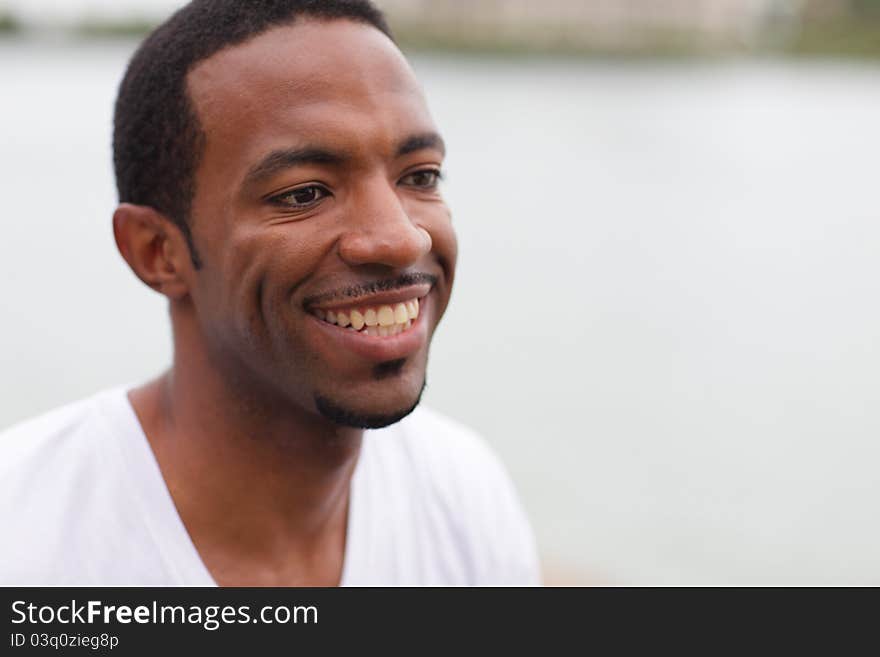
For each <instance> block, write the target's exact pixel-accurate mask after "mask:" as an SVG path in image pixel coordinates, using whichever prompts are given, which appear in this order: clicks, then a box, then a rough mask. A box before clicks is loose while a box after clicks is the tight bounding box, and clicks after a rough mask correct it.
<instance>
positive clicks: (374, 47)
mask: <svg viewBox="0 0 880 657" xmlns="http://www.w3.org/2000/svg"><path fill="white" fill-rule="evenodd" d="M187 82H188V89H189V94H190V97H191V98H192V101H193V104H194V106H195V111H196V113H197V115H198V117H199V122H200V124H201V126H202V128H203V130H204V132H205V134H206V136H207V142H206V150H207V151H209V152H214V153H216V152H217V151H222V152H223V153H224V155H225V157H226V158H227V160H228V158H230V157H233V158H238V159H239V160H248V161H249V160H253V159H255V158H257V157H259V156H260V155H261V154H262V153H264V152H265V151H266V150H268V149H271V148H276V147H288V146H290V145H296V144H295V142H298V141H301V142H308V143H312V142H319V143H320V144H322V145H328V146H337V147H341V148H346V149H347V150H350V151H352V152H357V151H358V150H367V151H369V150H371V149H372V150H375V149H376V148H382V144H384V143H385V142H388V143H389V144H390V143H396V140H397V138H398V137H399V136H400V135H402V134H410V133H417V132H425V131H430V130H433V129H434V126H433V122H432V120H431V117H430V114H429V112H428V109H427V106H426V103H425V100H424V97H423V94H422V92H421V89H420V86H419V84H418V82H417V81H416V79H415V76H414V74H413V72H412V70H411V69H410V67H409V65H408V64H407V62H406V60H405V59H404V57H403V55H402V54H401V53H400V51H399V50H398V49H397V47H396V46H395V45H394V44H393V43H392V42H391V40H390V39H389V38H388V37H386V36H385V35H384V34H382V33H381V32H380V31H379V30H377V29H375V28H374V27H372V26H370V25H366V24H360V23H356V22H353V21H348V20H329V21H328V20H314V19H299V20H298V21H297V23H295V24H294V25H290V26H282V27H276V28H272V29H271V30H269V31H267V32H265V33H263V34H261V35H259V36H257V37H256V38H254V39H251V40H250V41H248V42H246V43H244V44H241V45H238V46H234V47H231V48H228V49H226V50H223V51H221V52H219V53H217V54H215V55H214V56H212V57H210V58H209V59H207V60H205V61H203V62H200V63H199V64H198V65H197V66H196V67H195V68H194V69H193V70H192V71H191V72H190V74H189V76H188V79H187ZM206 155H207V154H206ZM205 159H208V158H207V157H206V158H205Z"/></svg>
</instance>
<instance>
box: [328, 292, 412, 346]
mask: <svg viewBox="0 0 880 657" xmlns="http://www.w3.org/2000/svg"><path fill="white" fill-rule="evenodd" d="M314 314H315V316H316V317H318V318H319V319H322V320H324V321H325V322H329V323H330V324H337V325H338V326H340V327H342V328H346V327H348V328H351V329H352V330H355V331H359V332H361V333H365V334H366V335H375V336H383V337H385V336H391V335H397V334H398V333H402V332H403V331H405V330H407V329H408V328H410V327H411V326H412V324H413V321H414V320H415V319H416V318H417V317H418V316H419V300H418V299H412V300H411V301H406V302H402V303H396V304H394V305H393V306H392V305H384V306H378V307H372V308H366V309H365V310H349V311H345V310H340V311H333V310H315V311H314Z"/></svg>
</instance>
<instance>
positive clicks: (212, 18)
mask: <svg viewBox="0 0 880 657" xmlns="http://www.w3.org/2000/svg"><path fill="white" fill-rule="evenodd" d="M301 16H308V17H314V18H322V19H328V20H329V19H349V20H353V21H357V22H361V23H366V24H368V25H372V26H373V27H375V28H377V29H378V30H380V31H381V32H383V33H384V34H386V35H387V36H388V37H389V38H391V39H392V40H393V38H394V37H393V36H392V34H391V30H390V29H389V27H388V24H387V22H386V20H385V17H384V16H383V14H382V12H381V11H380V10H379V9H377V8H376V7H375V6H374V5H373V4H372V2H370V0H193V2H190V3H189V4H188V5H186V6H185V7H183V8H182V9H180V10H179V11H177V12H176V13H175V14H174V15H172V16H171V17H170V18H169V19H168V20H166V21H165V22H164V23H162V24H161V25H160V26H159V27H157V28H156V29H155V30H154V31H153V32H152V33H151V34H150V35H149V36H148V37H147V38H146V39H145V40H144V42H143V43H142V44H141V45H140V47H139V48H138V49H137V51H136V52H135V53H134V55H133V56H132V58H131V60H130V61H129V64H128V69H127V70H126V72H125V76H124V77H123V79H122V83H121V84H120V86H119V93H118V94H117V97H116V109H115V113H114V119H113V166H114V169H115V172H116V188H117V190H118V192H119V201H120V202H121V203H134V204H137V205H148V206H151V207H153V208H155V209H156V210H158V211H159V212H161V213H162V214H164V215H165V216H167V217H168V218H169V219H171V220H172V221H173V222H174V223H175V224H176V225H177V226H179V227H180V229H181V231H182V232H183V234H184V237H185V238H186V240H187V243H188V245H189V248H190V253H191V256H192V260H193V264H194V265H195V266H196V267H197V268H198V267H200V266H201V263H200V261H199V257H198V254H197V252H196V250H195V247H194V245H193V241H192V233H191V231H190V227H189V223H188V222H189V212H190V205H191V203H192V198H193V194H194V193H195V181H194V177H195V171H196V168H197V166H198V163H199V159H200V158H201V154H202V151H203V149H204V143H205V136H204V132H203V131H202V128H201V126H200V124H199V120H198V117H197V116H196V113H195V110H194V108H193V105H192V101H191V99H190V97H189V93H188V91H187V82H186V78H187V74H188V73H189V72H190V71H191V70H192V69H193V67H194V66H195V65H196V64H198V63H199V62H201V61H203V60H205V59H207V58H209V57H211V56H212V55H214V54H215V53H217V52H219V51H220V50H223V49H225V48H228V47H230V46H234V45H238V44H241V43H244V42H245V41H247V40H249V39H251V38H253V37H255V36H258V35H260V34H262V33H263V32H265V31H267V30H269V29H270V28H273V27H276V26H279V25H289V24H291V23H294V22H295V21H296V20H297V18H299V17H301Z"/></svg>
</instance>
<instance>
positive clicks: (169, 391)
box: [130, 327, 363, 585]
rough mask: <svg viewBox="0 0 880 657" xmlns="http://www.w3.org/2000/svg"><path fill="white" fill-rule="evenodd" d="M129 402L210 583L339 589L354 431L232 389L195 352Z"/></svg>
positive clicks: (190, 349) (189, 350) (356, 442)
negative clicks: (211, 579) (211, 578)
mask: <svg viewBox="0 0 880 657" xmlns="http://www.w3.org/2000/svg"><path fill="white" fill-rule="evenodd" d="M175 328H177V327H175ZM175 334H176V337H177V331H175ZM176 344H177V346H178V347H179V346H180V344H179V343H176ZM130 398H131V401H132V404H133V406H134V408H135V411H136V413H137V415H138V417H139V419H140V420H141V423H142V425H143V426H144V431H145V433H146V434H147V437H148V439H149V442H150V445H151V447H152V449H153V452H154V453H155V455H156V459H157V461H158V463H159V466H160V469H161V471H162V475H163V477H164V479H165V482H166V484H167V485H168V489H169V491H170V493H171V497H172V498H173V500H174V503H175V505H176V507H177V510H178V513H179V514H180V516H181V519H182V520H183V522H184V525H185V526H186V528H187V530H188V531H189V534H190V536H191V538H192V540H193V543H194V544H195V545H196V548H197V549H198V551H199V553H200V555H201V556H202V559H203V561H204V562H205V565H206V566H207V567H208V570H209V571H211V574H212V575H213V576H214V578H215V579H216V580H218V581H219V582H220V583H221V584H222V583H238V582H239V580H240V581H241V582H242V583H250V584H254V583H265V584H275V585H277V584H300V583H320V584H323V585H326V584H328V583H330V584H335V583H338V578H339V573H340V571H341V565H342V554H343V553H344V545H345V530H346V525H347V509H348V498H349V484H350V481H351V476H352V474H353V472H354V467H355V464H356V462H357V457H358V454H359V451H360V445H361V439H362V435H363V432H362V431H361V430H357V429H347V428H340V427H338V426H335V425H333V424H331V423H329V422H328V421H326V420H324V419H323V418H320V417H318V416H316V415H315V414H313V413H309V412H307V411H305V410H303V409H301V408H298V407H296V406H294V405H293V404H289V403H288V404H284V403H281V402H279V401H278V400H277V399H275V400H273V399H270V398H269V396H268V395H263V394H260V392H259V391H255V390H252V389H251V390H247V389H245V390H242V389H241V386H233V385H232V384H231V383H230V378H229V377H226V376H223V375H222V374H221V373H220V372H218V371H216V370H215V369H214V368H213V367H212V366H211V364H210V359H209V358H208V357H207V354H206V353H205V350H204V349H199V348H198V343H195V344H191V343H190V342H188V343H187V344H186V348H185V349H183V348H176V349H175V358H174V366H173V368H172V369H171V370H170V371H169V372H167V373H166V374H165V375H163V376H162V377H160V378H159V379H157V380H155V381H153V382H151V383H149V384H147V385H145V386H143V387H142V388H139V389H137V390H135V391H132V393H131V395H130ZM224 580H225V581H224ZM333 580H335V581H333Z"/></svg>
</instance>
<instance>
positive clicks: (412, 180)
mask: <svg viewBox="0 0 880 657" xmlns="http://www.w3.org/2000/svg"><path fill="white" fill-rule="evenodd" d="M442 179H443V174H442V173H441V172H440V170H439V169H421V170H419V171H413V172H412V173H408V174H407V175H405V176H404V177H403V178H401V179H400V184H401V185H406V186H407V187H415V188H417V189H434V188H435V187H437V185H438V183H439V182H440V181H441V180H442Z"/></svg>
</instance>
